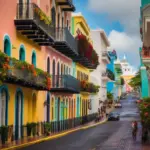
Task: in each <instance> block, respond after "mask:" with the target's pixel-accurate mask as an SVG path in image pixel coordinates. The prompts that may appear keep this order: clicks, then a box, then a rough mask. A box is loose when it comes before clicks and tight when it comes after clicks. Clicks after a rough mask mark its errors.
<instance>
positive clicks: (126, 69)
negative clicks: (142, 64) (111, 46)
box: [120, 55, 135, 93]
mask: <svg viewBox="0 0 150 150" xmlns="http://www.w3.org/2000/svg"><path fill="white" fill-rule="evenodd" d="M120 63H121V68H122V76H121V77H122V78H123V79H124V82H125V83H124V86H123V92H124V93H126V92H131V91H132V87H131V86H130V85H129V82H130V80H131V79H132V78H133V77H134V76H135V70H134V69H133V66H132V65H130V63H129V62H128V60H127V58H126V56H125V55H124V57H123V59H122V60H121V62H120Z"/></svg>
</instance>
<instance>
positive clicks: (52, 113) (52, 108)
mask: <svg viewBox="0 0 150 150" xmlns="http://www.w3.org/2000/svg"><path fill="white" fill-rule="evenodd" d="M54 104H55V102H54V98H52V101H51V121H54V118H55V117H54V114H55V113H54V108H55V107H54Z"/></svg>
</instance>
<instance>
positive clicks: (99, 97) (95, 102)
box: [90, 29, 110, 113]
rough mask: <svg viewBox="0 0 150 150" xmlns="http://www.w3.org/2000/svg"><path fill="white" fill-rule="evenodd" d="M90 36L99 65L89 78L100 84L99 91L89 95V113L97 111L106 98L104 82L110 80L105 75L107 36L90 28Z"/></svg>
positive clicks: (107, 61) (108, 59)
mask: <svg viewBox="0 0 150 150" xmlns="http://www.w3.org/2000/svg"><path fill="white" fill-rule="evenodd" d="M91 38H92V41H93V47H94V49H95V50H96V52H97V53H98V55H99V63H100V64H99V65H98V66H97V69H96V70H94V71H93V72H91V74H90V79H91V81H92V82H93V83H94V84H96V85H99V86H100V89H99V93H97V94H96V95H91V100H92V109H91V110H90V113H95V112H98V109H99V108H101V106H102V103H100V102H101V101H105V100H106V99H107V87H106V83H107V82H108V81H109V80H110V79H109V78H108V77H107V73H106V67H107V64H109V63H110V58H109V56H108V54H107V48H108V47H109V46H110V43H109V41H108V38H107V36H106V34H105V32H104V30H101V29H100V30H91Z"/></svg>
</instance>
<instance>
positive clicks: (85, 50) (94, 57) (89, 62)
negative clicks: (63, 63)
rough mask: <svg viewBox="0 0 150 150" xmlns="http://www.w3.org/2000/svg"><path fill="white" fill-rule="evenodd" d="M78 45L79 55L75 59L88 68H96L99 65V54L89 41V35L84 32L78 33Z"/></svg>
mask: <svg viewBox="0 0 150 150" xmlns="http://www.w3.org/2000/svg"><path fill="white" fill-rule="evenodd" d="M76 39H77V46H78V53H79V55H78V56H77V57H75V58H74V59H73V60H74V61H75V62H78V63H80V64H81V65H83V66H84V67H86V68H88V69H96V68H97V66H98V65H99V56H98V54H97V53H96V51H95V50H94V49H93V46H92V44H91V43H90V42H89V41H88V39H87V37H86V36H85V35H83V34H78V35H77V37H76Z"/></svg>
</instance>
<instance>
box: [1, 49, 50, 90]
mask: <svg viewBox="0 0 150 150" xmlns="http://www.w3.org/2000/svg"><path fill="white" fill-rule="evenodd" d="M0 60H1V61H0V80H1V81H2V82H5V83H10V84H16V85H20V86H23V87H27V88H31V89H35V90H46V91H49V90H50V84H51V83H50V76H49V75H48V74H47V73H46V72H44V71H42V70H40V69H38V68H34V66H33V65H30V64H28V63H26V62H24V61H19V60H17V59H15V58H11V57H8V56H7V55H5V54H4V53H2V52H0Z"/></svg>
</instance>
